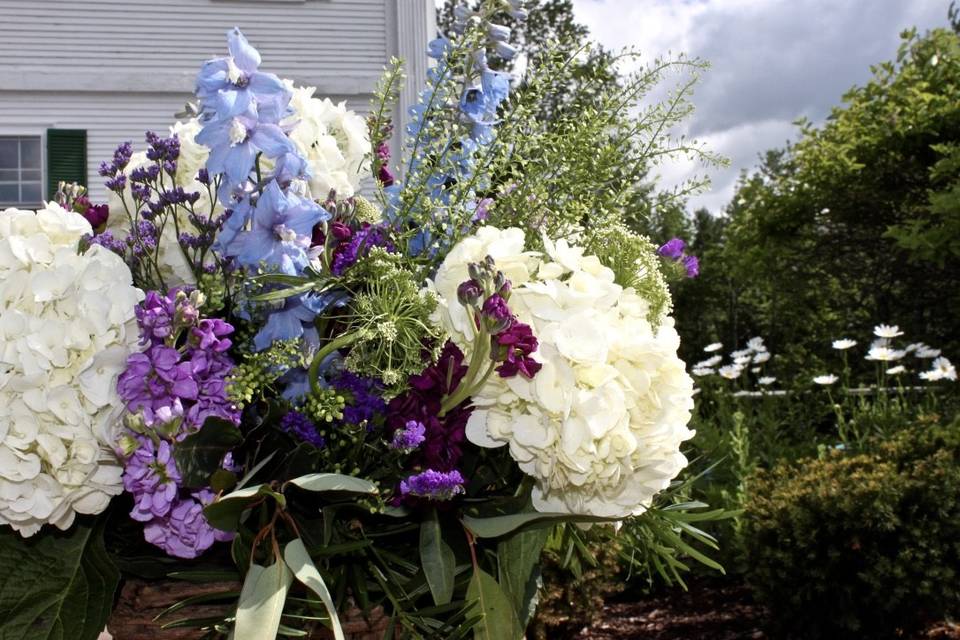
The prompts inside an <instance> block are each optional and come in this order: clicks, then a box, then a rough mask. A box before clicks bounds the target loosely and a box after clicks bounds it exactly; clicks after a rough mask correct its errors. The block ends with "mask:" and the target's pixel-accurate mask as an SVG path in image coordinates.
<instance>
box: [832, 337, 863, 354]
mask: <svg viewBox="0 0 960 640" xmlns="http://www.w3.org/2000/svg"><path fill="white" fill-rule="evenodd" d="M855 346H857V341H856V340H851V339H849V338H841V339H840V340H834V341H833V348H834V349H838V350H840V351H845V350H846V349H850V348H852V347H855Z"/></svg>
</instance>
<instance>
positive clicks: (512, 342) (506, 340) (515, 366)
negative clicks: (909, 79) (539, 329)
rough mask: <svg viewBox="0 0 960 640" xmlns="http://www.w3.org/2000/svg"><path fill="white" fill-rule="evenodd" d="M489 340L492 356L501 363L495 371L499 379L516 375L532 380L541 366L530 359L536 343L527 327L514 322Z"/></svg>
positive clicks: (535, 338)
mask: <svg viewBox="0 0 960 640" xmlns="http://www.w3.org/2000/svg"><path fill="white" fill-rule="evenodd" d="M491 340H492V342H493V351H492V355H494V356H497V358H496V359H497V360H500V361H501V362H502V364H501V365H500V366H499V367H497V369H496V371H497V373H499V374H500V377H501V378H511V377H513V376H515V375H517V374H518V373H520V374H523V376H524V377H526V378H533V376H535V375H536V374H537V372H538V371H540V368H541V367H542V366H543V365H542V364H540V363H539V362H537V361H536V360H534V359H533V358H532V357H531V354H532V353H533V352H534V351H536V350H537V346H538V342H537V337H536V336H535V335H533V330H532V329H531V328H530V326H529V325H526V324H524V323H522V322H514V323H513V325H512V326H511V327H510V328H509V329H507V330H506V331H504V332H503V333H501V334H500V335H497V336H494V337H492V338H491Z"/></svg>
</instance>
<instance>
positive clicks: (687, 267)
mask: <svg viewBox="0 0 960 640" xmlns="http://www.w3.org/2000/svg"><path fill="white" fill-rule="evenodd" d="M686 249H687V243H686V242H684V241H683V240H681V239H680V238H671V239H670V240H668V241H667V242H666V243H665V244H663V245H661V246H660V248H659V249H657V253H658V254H660V256H661V257H663V258H666V259H667V260H671V261H672V262H679V263H681V264H682V265H683V270H684V273H685V274H686V276H687V277H688V278H696V277H697V276H698V275H700V260H698V259H697V256H694V255H690V254H688V253H687V252H686Z"/></svg>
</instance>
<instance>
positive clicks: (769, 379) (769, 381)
mask: <svg viewBox="0 0 960 640" xmlns="http://www.w3.org/2000/svg"><path fill="white" fill-rule="evenodd" d="M776 381H777V379H776V378H774V377H773V376H763V377H762V378H759V379H757V384H762V385H763V386H765V387H766V386H768V385H771V384H773V383H774V382H776Z"/></svg>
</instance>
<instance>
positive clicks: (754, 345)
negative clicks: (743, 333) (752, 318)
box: [747, 336, 767, 353]
mask: <svg viewBox="0 0 960 640" xmlns="http://www.w3.org/2000/svg"><path fill="white" fill-rule="evenodd" d="M747 349H750V350H751V351H756V352H757V353H760V352H761V351H766V350H767V347H766V346H765V345H764V344H763V338H761V337H760V336H757V337H756V338H750V339H749V340H747Z"/></svg>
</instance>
